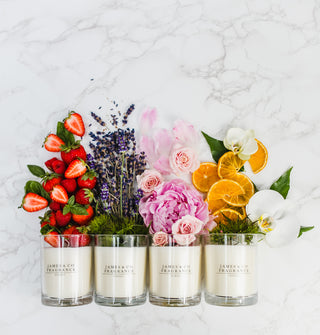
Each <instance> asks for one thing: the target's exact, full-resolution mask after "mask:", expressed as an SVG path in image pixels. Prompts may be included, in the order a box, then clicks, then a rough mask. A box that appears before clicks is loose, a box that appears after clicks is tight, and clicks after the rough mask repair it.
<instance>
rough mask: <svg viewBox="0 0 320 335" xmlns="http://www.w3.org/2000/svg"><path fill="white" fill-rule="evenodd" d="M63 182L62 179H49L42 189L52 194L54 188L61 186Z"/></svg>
mask: <svg viewBox="0 0 320 335" xmlns="http://www.w3.org/2000/svg"><path fill="white" fill-rule="evenodd" d="M61 180H62V177H53V178H51V179H47V180H46V181H44V182H43V183H42V187H43V188H44V189H45V191H47V192H51V191H52V189H53V187H54V186H56V185H58V184H60V182H61Z"/></svg>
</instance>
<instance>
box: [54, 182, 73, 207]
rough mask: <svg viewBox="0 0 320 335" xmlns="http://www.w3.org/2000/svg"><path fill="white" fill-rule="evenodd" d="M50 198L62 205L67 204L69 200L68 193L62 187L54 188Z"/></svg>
mask: <svg viewBox="0 0 320 335" xmlns="http://www.w3.org/2000/svg"><path fill="white" fill-rule="evenodd" d="M50 198H51V199H52V200H54V201H56V202H59V203H60V204H66V203H67V202H68V199H69V197H68V193H67V191H66V190H65V188H64V187H63V186H61V185H55V186H53V189H52V192H51V194H50Z"/></svg>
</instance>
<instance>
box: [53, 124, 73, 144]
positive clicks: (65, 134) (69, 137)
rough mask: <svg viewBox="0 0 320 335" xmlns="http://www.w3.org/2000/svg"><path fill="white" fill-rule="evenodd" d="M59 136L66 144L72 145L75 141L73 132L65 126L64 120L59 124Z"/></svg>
mask: <svg viewBox="0 0 320 335" xmlns="http://www.w3.org/2000/svg"><path fill="white" fill-rule="evenodd" d="M57 136H58V137H60V138H61V139H62V141H63V142H64V143H65V144H66V146H71V145H73V144H74V143H75V139H74V136H73V134H72V133H70V131H68V130H67V129H66V128H65V126H64V124H63V123H62V122H58V124H57Z"/></svg>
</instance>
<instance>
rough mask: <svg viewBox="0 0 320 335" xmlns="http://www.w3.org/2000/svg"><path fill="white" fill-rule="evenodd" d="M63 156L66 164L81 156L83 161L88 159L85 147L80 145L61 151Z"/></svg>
mask: <svg viewBox="0 0 320 335" xmlns="http://www.w3.org/2000/svg"><path fill="white" fill-rule="evenodd" d="M61 158H62V160H63V161H64V162H65V163H66V164H68V165H69V164H70V163H71V162H72V161H73V160H74V159H76V158H80V159H82V160H83V161H86V160H87V153H86V151H85V150H84V147H83V146H82V145H80V146H79V147H77V148H73V149H72V148H71V149H66V150H65V151H61Z"/></svg>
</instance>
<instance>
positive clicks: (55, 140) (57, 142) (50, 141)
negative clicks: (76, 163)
mask: <svg viewBox="0 0 320 335" xmlns="http://www.w3.org/2000/svg"><path fill="white" fill-rule="evenodd" d="M62 145H64V142H63V141H62V139H61V138H60V137H58V136H57V135H54V134H50V135H48V136H47V137H46V139H45V141H44V147H45V148H46V149H47V150H48V151H51V152H59V151H61V146H62Z"/></svg>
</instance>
